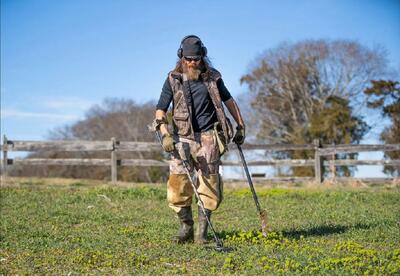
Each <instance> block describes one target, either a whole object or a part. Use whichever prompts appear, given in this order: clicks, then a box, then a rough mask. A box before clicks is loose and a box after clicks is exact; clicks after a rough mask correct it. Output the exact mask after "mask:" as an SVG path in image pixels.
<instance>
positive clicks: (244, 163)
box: [236, 144, 261, 213]
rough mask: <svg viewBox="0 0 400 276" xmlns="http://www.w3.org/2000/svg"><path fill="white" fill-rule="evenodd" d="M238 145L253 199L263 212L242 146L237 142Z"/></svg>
mask: <svg viewBox="0 0 400 276" xmlns="http://www.w3.org/2000/svg"><path fill="white" fill-rule="evenodd" d="M236 145H237V147H238V150H239V154H240V159H242V163H243V168H244V171H245V172H246V176H247V181H248V183H249V186H250V190H251V193H252V195H253V199H254V202H255V204H256V207H257V211H258V212H259V213H261V207H260V203H259V202H258V198H257V194H256V190H255V189H254V185H253V181H252V180H251V176H250V172H249V169H248V168H247V163H246V160H245V159H244V155H243V151H242V147H241V146H240V145H239V144H236Z"/></svg>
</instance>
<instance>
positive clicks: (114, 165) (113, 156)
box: [111, 137, 117, 184]
mask: <svg viewBox="0 0 400 276" xmlns="http://www.w3.org/2000/svg"><path fill="white" fill-rule="evenodd" d="M111 142H112V150H111V182H112V184H116V183H117V152H116V150H115V147H116V140H115V137H112V138H111Z"/></svg>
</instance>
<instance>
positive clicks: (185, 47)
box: [182, 37, 203, 57]
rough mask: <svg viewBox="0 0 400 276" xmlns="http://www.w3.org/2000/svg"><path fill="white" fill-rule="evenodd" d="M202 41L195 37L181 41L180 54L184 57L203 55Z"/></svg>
mask: <svg viewBox="0 0 400 276" xmlns="http://www.w3.org/2000/svg"><path fill="white" fill-rule="evenodd" d="M202 46H203V45H202V43H201V41H200V40H199V39H198V38H197V37H188V38H187V39H185V40H184V41H183V42H182V55H183V56H184V57H199V56H203V49H202Z"/></svg>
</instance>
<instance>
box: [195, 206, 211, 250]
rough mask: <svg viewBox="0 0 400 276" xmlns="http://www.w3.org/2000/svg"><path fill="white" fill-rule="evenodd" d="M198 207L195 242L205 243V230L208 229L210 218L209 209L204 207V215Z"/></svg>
mask: <svg viewBox="0 0 400 276" xmlns="http://www.w3.org/2000/svg"><path fill="white" fill-rule="evenodd" d="M198 207H199V228H198V229H197V233H196V243H199V244H205V243H207V233H208V232H207V230H208V221H207V218H206V216H207V217H208V219H211V210H208V209H206V208H204V210H205V211H206V216H205V215H204V212H203V209H202V208H201V207H200V206H198Z"/></svg>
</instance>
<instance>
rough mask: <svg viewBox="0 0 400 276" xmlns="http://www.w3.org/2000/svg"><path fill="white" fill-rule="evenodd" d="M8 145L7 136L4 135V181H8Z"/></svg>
mask: <svg viewBox="0 0 400 276" xmlns="http://www.w3.org/2000/svg"><path fill="white" fill-rule="evenodd" d="M7 145H8V140H7V137H6V135H3V168H2V171H3V173H2V178H3V181H6V178H7V163H8V152H7V151H8V148H7Z"/></svg>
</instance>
